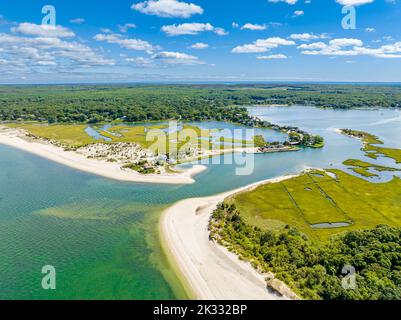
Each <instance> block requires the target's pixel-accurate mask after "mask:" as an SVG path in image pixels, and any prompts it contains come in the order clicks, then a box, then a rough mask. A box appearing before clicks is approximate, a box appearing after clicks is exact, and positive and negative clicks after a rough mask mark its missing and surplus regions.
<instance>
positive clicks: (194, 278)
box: [160, 176, 294, 300]
mask: <svg viewBox="0 0 401 320" xmlns="http://www.w3.org/2000/svg"><path fill="white" fill-rule="evenodd" d="M293 177H294V176H285V177H280V178H276V179H270V180H266V181H262V182H258V183H255V184H252V185H250V186H247V187H244V188H240V189H237V190H234V191H231V192H226V193H223V194H220V195H217V196H212V197H207V198H194V199H187V200H183V201H180V202H178V203H176V204H175V205H173V206H172V207H170V208H169V209H167V210H166V211H165V212H164V213H163V216H162V219H161V225H160V227H161V231H162V232H161V233H162V240H163V241H164V243H165V245H166V247H167V248H166V250H167V251H168V253H169V257H170V258H172V259H173V264H174V265H175V266H176V267H177V268H178V271H180V272H181V273H182V274H183V276H184V277H185V280H186V282H187V286H189V288H188V289H189V290H190V291H191V292H192V294H193V295H194V296H195V298H196V299H199V300H237V299H239V300H279V299H285V298H284V297H282V296H280V295H278V294H276V293H275V292H272V291H270V290H269V289H268V288H267V285H266V281H265V277H264V276H263V275H262V274H260V273H259V272H258V271H256V270H255V269H254V268H253V267H252V266H251V265H250V264H249V263H247V262H244V261H241V260H239V258H238V257H237V256H236V255H235V254H233V253H231V252H229V251H228V250H227V249H226V248H224V247H222V246H220V245H218V244H216V243H214V242H212V241H209V230H208V227H209V220H210V217H211V214H212V212H213V211H214V209H216V206H217V205H218V204H219V203H220V202H222V201H223V200H224V199H225V198H227V197H229V196H232V195H234V194H236V193H239V192H244V191H250V190H252V189H254V188H256V187H258V186H260V185H263V184H266V183H275V182H280V181H283V180H286V179H291V178H293Z"/></svg>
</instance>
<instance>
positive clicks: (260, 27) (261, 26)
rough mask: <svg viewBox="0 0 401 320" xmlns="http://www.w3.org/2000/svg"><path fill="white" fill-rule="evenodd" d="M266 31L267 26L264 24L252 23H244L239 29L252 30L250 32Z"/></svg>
mask: <svg viewBox="0 0 401 320" xmlns="http://www.w3.org/2000/svg"><path fill="white" fill-rule="evenodd" d="M266 29H267V26H266V25H265V24H253V23H246V24H244V25H243V26H242V27H241V30H252V31H262V30H266Z"/></svg>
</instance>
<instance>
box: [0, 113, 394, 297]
mask: <svg viewBox="0 0 401 320" xmlns="http://www.w3.org/2000/svg"><path fill="white" fill-rule="evenodd" d="M250 110H251V112H252V113H253V114H254V115H258V116H259V117H261V118H264V119H266V120H269V121H271V122H274V123H279V124H290V125H296V126H299V127H301V128H302V129H305V130H307V131H309V132H311V133H316V134H320V135H322V136H324V137H325V139H326V147H325V148H324V149H321V150H320V149H319V150H314V149H304V150H301V151H299V152H291V153H273V154H262V155H256V156H255V162H254V171H253V173H252V174H251V175H247V176H237V175H235V169H236V166H235V165H209V166H208V170H207V171H205V172H203V173H201V174H200V175H199V176H197V178H196V179H197V182H196V183H195V184H193V185H189V186H165V185H145V184H132V183H121V182H115V181H110V180H107V179H103V178H99V177H96V176H92V175H89V174H86V173H82V172H78V171H75V170H72V169H70V168H66V167H64V166H61V165H58V164H56V163H52V162H49V161H47V160H44V159H41V158H38V157H36V156H33V155H30V154H27V153H24V152H21V151H18V150H15V149H11V148H8V147H5V146H1V145H0V168H1V170H0V299H17V298H19V299H33V298H35V299H49V298H50V299H56V298H57V299H93V298H97V299H174V298H185V293H184V292H183V289H182V287H181V286H180V285H179V281H178V279H177V278H176V277H175V275H174V273H173V272H172V270H171V269H170V267H169V265H168V264H167V262H166V260H165V258H164V255H163V254H162V252H161V249H160V245H159V242H158V238H157V223H158V217H159V215H160V213H161V212H162V211H163V209H164V208H166V207H167V206H169V205H170V204H172V203H174V202H176V201H178V200H180V199H184V198H189V197H199V196H208V195H212V194H216V193H220V192H224V191H227V190H231V189H235V188H237V187H241V186H245V185H248V184H250V183H253V182H256V181H259V180H264V179H268V178H273V177H277V176H280V175H283V174H293V173H297V172H299V171H300V170H303V169H305V168H307V167H321V168H322V167H324V168H331V167H338V168H342V165H341V163H342V162H343V161H344V160H346V159H348V158H358V159H362V160H365V161H370V162H372V160H371V159H368V158H366V157H364V155H363V152H361V150H360V148H361V143H360V141H358V140H355V139H352V138H348V137H344V136H342V135H339V134H338V133H336V132H335V130H334V129H335V128H343V127H348V128H352V129H358V130H366V131H369V132H371V133H374V134H376V135H378V136H380V138H381V139H383V141H384V142H385V143H386V144H387V145H388V146H392V147H401V141H400V140H399V139H398V138H399V137H400V136H401V126H400V124H401V117H400V112H399V111H396V110H376V111H366V110H352V111H332V110H321V109H316V108H308V107H293V108H283V107H282V108H276V107H257V108H251V109H250ZM217 159H222V157H218V158H217ZM375 163H379V164H383V165H393V166H394V161H392V160H389V159H379V160H378V161H377V162H375ZM398 167H400V166H398ZM390 178H391V174H387V176H383V178H382V180H381V181H385V180H386V179H390ZM45 265H53V266H55V267H56V271H57V290H55V291H52V292H49V291H45V290H43V289H42V288H41V279H42V274H41V269H42V267H43V266H45Z"/></svg>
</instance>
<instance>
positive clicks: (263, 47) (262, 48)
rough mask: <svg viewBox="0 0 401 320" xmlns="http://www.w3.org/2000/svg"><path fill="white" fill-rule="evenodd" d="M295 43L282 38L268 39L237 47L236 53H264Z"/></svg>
mask: <svg viewBox="0 0 401 320" xmlns="http://www.w3.org/2000/svg"><path fill="white" fill-rule="evenodd" d="M292 45H295V42H294V41H292V40H286V39H283V38H280V37H272V38H267V39H259V40H256V41H254V42H253V43H250V44H245V45H242V46H238V47H235V48H234V49H233V50H232V52H234V53H263V52H267V51H269V50H271V49H274V48H277V47H279V46H292Z"/></svg>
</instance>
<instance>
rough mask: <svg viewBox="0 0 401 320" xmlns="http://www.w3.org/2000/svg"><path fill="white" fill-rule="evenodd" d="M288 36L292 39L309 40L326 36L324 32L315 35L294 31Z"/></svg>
mask: <svg viewBox="0 0 401 320" xmlns="http://www.w3.org/2000/svg"><path fill="white" fill-rule="evenodd" d="M288 38H290V39H292V40H300V41H311V40H317V39H325V38H327V35H326V34H321V35H316V34H313V33H294V34H292V35H290V36H289V37H288Z"/></svg>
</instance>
